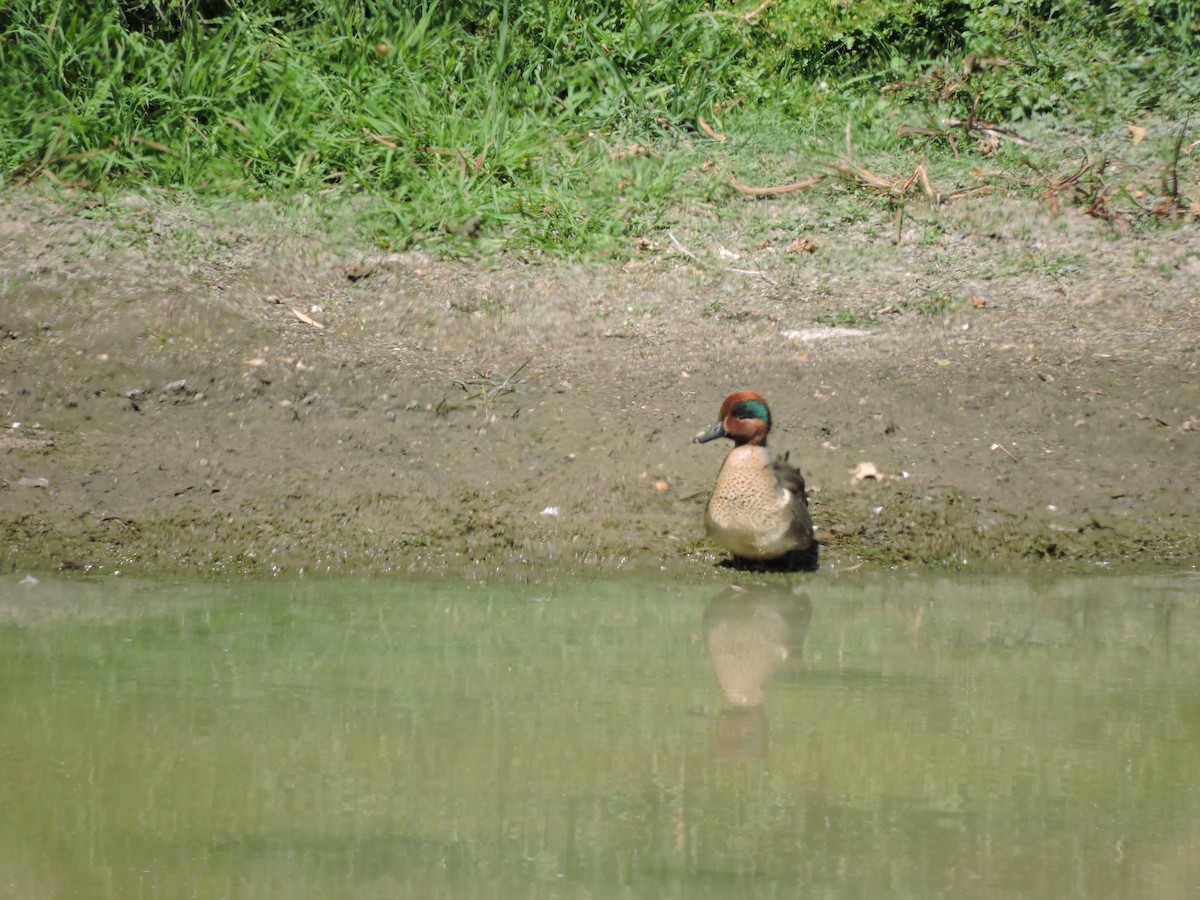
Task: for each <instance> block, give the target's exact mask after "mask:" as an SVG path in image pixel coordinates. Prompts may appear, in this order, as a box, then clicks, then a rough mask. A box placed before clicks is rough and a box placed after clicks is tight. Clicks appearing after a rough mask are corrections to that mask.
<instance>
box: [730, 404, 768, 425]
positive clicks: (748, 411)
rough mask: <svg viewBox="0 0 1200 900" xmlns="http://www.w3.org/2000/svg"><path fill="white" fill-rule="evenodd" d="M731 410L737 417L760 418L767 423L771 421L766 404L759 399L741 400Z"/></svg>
mask: <svg viewBox="0 0 1200 900" xmlns="http://www.w3.org/2000/svg"><path fill="white" fill-rule="evenodd" d="M731 412H732V413H733V415H734V417H735V418H738V419H761V420H762V421H764V422H768V423H769V422H770V421H771V414H770V413H769V412H768V411H767V406H766V404H765V403H763V402H761V401H759V400H743V401H742V402H741V403H739V404H737V405H736V406H735V407H734V408H733V409H732V410H731Z"/></svg>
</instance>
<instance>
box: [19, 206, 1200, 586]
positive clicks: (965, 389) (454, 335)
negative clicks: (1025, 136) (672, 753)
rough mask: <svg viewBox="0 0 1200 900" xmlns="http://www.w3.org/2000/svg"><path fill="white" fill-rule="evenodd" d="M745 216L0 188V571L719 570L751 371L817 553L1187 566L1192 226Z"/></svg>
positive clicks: (1193, 341)
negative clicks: (897, 236)
mask: <svg viewBox="0 0 1200 900" xmlns="http://www.w3.org/2000/svg"><path fill="white" fill-rule="evenodd" d="M739 216H740V218H738V219H736V220H735V221H732V222H727V223H722V225H721V227H722V228H725V226H728V228H726V229H725V231H724V232H723V233H722V237H721V238H720V239H719V240H718V239H717V238H715V237H714V236H713V227H714V225H713V223H712V222H711V221H706V222H704V223H703V224H700V223H699V222H697V224H696V225H695V226H694V227H692V228H688V227H681V228H679V229H677V230H676V231H675V232H674V235H675V238H676V239H677V240H678V241H679V244H680V245H682V246H685V247H687V248H688V249H689V251H690V252H692V253H694V254H695V257H694V258H693V257H689V256H686V255H684V254H683V253H681V252H679V251H678V250H677V249H675V245H673V244H668V243H667V242H666V241H663V242H662V244H663V246H662V247H658V248H655V247H652V246H650V247H647V248H646V249H644V250H643V251H640V252H639V253H638V254H637V255H635V256H634V258H632V259H630V260H627V261H616V262H605V263H594V264H586V265H585V264H569V263H562V262H554V261H549V262H545V261H543V262H539V263H536V264H530V263H525V262H520V261H517V260H514V259H510V258H506V259H501V260H494V261H488V262H483V263H478V262H476V263H470V262H457V261H446V260H437V259H433V258H429V257H426V256H424V255H423V254H421V253H405V254H371V253H369V252H362V251H361V250H355V249H353V248H339V245H338V241H337V234H336V228H334V229H333V231H332V232H331V231H330V229H329V227H327V226H324V225H321V224H319V223H318V224H314V223H310V222H306V221H304V220H303V219H302V218H301V217H298V216H296V215H295V214H292V213H289V212H288V211H286V210H285V209H283V208H277V207H272V206H269V205H263V204H259V205H250V206H245V207H241V208H238V209H232V210H229V209H227V210H224V211H221V212H219V213H218V212H214V211H212V210H206V209H203V208H199V207H195V206H192V207H188V206H179V205H176V204H173V203H168V202H165V201H152V200H146V199H145V198H141V197H137V196H130V197H127V198H121V199H119V200H116V201H113V204H112V205H110V206H102V207H99V208H93V209H89V208H88V204H86V203H80V202H76V201H72V202H71V203H69V204H68V203H67V202H66V201H63V200H61V199H54V198H47V197H44V196H38V195H35V194H29V193H13V192H10V193H9V194H8V195H7V196H6V197H5V202H4V204H3V207H2V208H0V277H2V283H3V289H2V290H0V402H2V405H3V418H2V420H0V571H2V572H8V573H22V572H27V571H48V570H64V571H83V572H92V573H110V572H113V571H118V570H119V571H122V572H126V573H129V574H135V573H139V574H148V575H149V574H171V575H197V576H201V575H203V576H208V575H251V576H262V575H272V574H284V575H287V574H296V573H299V572H305V573H310V574H316V573H349V572H355V573H364V574H365V573H402V572H422V573H432V574H454V575H468V576H471V577H494V576H502V577H514V578H531V579H542V578H552V577H557V576H559V575H564V576H572V577H575V576H587V575H592V574H606V573H611V572H614V571H619V570H626V569H635V570H641V569H646V570H650V569H653V570H663V571H666V572H668V573H674V574H681V575H683V574H687V575H694V576H696V577H702V576H703V575H704V574H705V573H716V574H717V575H718V576H721V575H722V574H723V573H725V572H726V570H725V569H723V568H722V567H721V566H720V565H719V563H720V561H721V560H722V558H723V557H722V554H720V553H719V552H717V551H716V550H715V548H713V547H712V545H711V544H709V542H708V541H707V540H706V539H705V536H704V534H703V526H702V521H701V520H702V510H703V504H704V499H705V497H706V492H707V490H708V487H709V485H710V484H711V481H712V479H713V477H714V476H715V474H716V471H717V468H718V467H719V464H720V458H721V455H722V450H720V449H718V445H716V444H712V445H706V446H703V447H696V446H693V445H692V444H691V443H690V439H691V437H692V436H693V435H694V434H695V433H696V432H698V431H700V430H701V429H703V428H705V427H707V426H708V425H710V424H711V420H712V419H713V417H714V415H715V412H716V409H717V406H718V404H719V402H720V400H721V398H722V397H723V396H724V395H725V394H726V393H727V392H728V391H730V390H734V389H739V388H751V389H754V390H758V391H760V392H761V393H763V394H765V395H766V396H767V397H768V399H769V400H770V401H771V404H772V407H773V411H774V413H775V417H776V429H775V431H774V432H773V433H772V440H771V444H772V447H773V448H774V449H775V450H776V451H778V452H782V451H785V450H787V451H791V454H792V459H793V461H798V462H799V463H800V465H801V467H802V469H803V470H804V472H805V474H806V476H807V477H808V481H809V484H810V487H811V488H812V490H813V493H812V497H811V505H812V510H813V518H814V521H815V522H816V523H817V525H818V529H819V537H820V539H821V541H822V556H821V562H822V567H823V568H826V569H832V570H844V569H847V568H852V567H856V566H863V567H865V568H870V567H883V566H895V565H902V566H950V567H960V566H963V565H964V563H965V565H966V566H968V567H972V568H985V569H988V568H990V569H995V568H1011V567H1013V566H1022V565H1032V566H1037V565H1042V564H1043V561H1045V560H1056V561H1058V562H1057V564H1058V565H1064V564H1070V563H1071V562H1075V563H1078V564H1081V565H1086V566H1092V565H1098V564H1102V565H1104V566H1108V567H1122V568H1134V567H1136V568H1147V567H1154V566H1165V567H1174V568H1188V569H1194V568H1195V566H1196V561H1197V559H1200V497H1198V494H1197V490H1198V488H1197V485H1200V366H1198V360H1200V290H1198V289H1197V285H1200V233H1198V231H1200V230H1198V229H1197V226H1196V225H1195V224H1190V225H1184V226H1182V227H1180V228H1178V229H1165V228H1164V229H1158V230H1149V231H1146V232H1143V233H1134V234H1126V235H1122V236H1114V235H1113V234H1112V233H1111V230H1110V228H1109V226H1107V225H1105V224H1104V223H1101V222H1098V221H1096V220H1092V219H1088V218H1086V217H1084V216H1083V215H1082V214H1079V213H1071V212H1068V213H1064V214H1063V215H1061V216H1058V217H1051V216H1050V215H1049V213H1048V212H1047V211H1046V210H1045V209H1044V208H1041V207H1040V206H1038V205H1037V204H1036V203H1035V202H1033V201H1029V202H1025V201H1019V200H1011V199H1010V200H998V199H996V198H987V199H983V200H980V201H978V202H962V203H960V204H958V205H956V206H954V207H952V208H949V209H945V210H941V211H929V212H928V214H927V215H926V217H925V219H924V224H922V222H921V221H918V220H916V219H915V218H914V217H910V221H911V222H912V224H911V225H910V226H909V227H910V229H911V233H906V234H905V235H904V240H903V241H902V242H901V243H900V244H899V245H896V244H894V243H893V241H892V229H891V219H890V217H888V216H886V215H885V214H884V213H882V212H881V213H879V215H878V217H877V220H868V221H856V222H849V223H846V224H845V225H843V226H841V227H840V228H837V229H824V230H822V231H820V233H813V234H805V233H803V232H802V231H801V230H797V229H794V228H792V229H789V228H783V227H779V228H774V229H772V228H771V227H770V226H769V225H767V224H764V223H769V222H770V221H771V217H772V216H774V217H775V220H776V221H780V222H782V221H791V222H794V221H799V220H802V219H803V218H804V216H803V209H802V208H801V209H797V207H796V206H795V205H792V206H788V207H783V206H779V205H775V204H771V203H761V204H753V205H746V206H745V207H744V208H743V212H741V213H739ZM935 218H936V222H937V228H936V229H934V230H930V229H929V222H930V221H933V219H935ZM922 229H924V230H922ZM806 237H807V238H811V240H812V242H813V243H814V244H815V245H816V246H815V252H811V253H809V252H799V253H797V252H788V250H787V247H788V246H790V245H791V243H792V242H793V241H794V240H796V239H797V238H806ZM720 248H726V249H732V250H734V251H736V253H737V255H738V258H737V259H736V260H732V259H731V258H730V257H729V256H728V254H722V253H721V252H720ZM756 271H758V272H761V273H762V274H761V275H759V274H755V272H756ZM862 461H869V462H871V463H873V464H874V465H875V466H876V467H877V468H878V470H879V471H880V472H882V473H884V474H885V478H884V479H883V480H867V481H856V480H855V479H854V478H853V477H852V475H851V470H852V469H853V468H854V467H855V466H856V465H857V464H858V463H859V462H862Z"/></svg>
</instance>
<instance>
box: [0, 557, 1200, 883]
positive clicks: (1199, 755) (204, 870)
mask: <svg viewBox="0 0 1200 900" xmlns="http://www.w3.org/2000/svg"><path fill="white" fill-rule="evenodd" d="M797 583H798V584H799V585H800V587H801V588H802V590H801V591H795V590H791V589H789V588H787V587H786V586H785V585H783V584H778V585H776V586H775V587H774V588H771V589H762V590H750V591H747V592H745V593H734V592H731V591H730V590H729V589H728V588H727V587H723V586H721V585H719V584H715V583H710V584H707V585H681V584H654V583H646V582H635V581H629V582H620V581H617V582H612V581H609V582H603V583H595V584H569V585H563V586H561V587H559V588H544V587H543V588H520V587H514V586H512V585H506V586H487V585H479V584H461V583H447V582H435V583H419V582H406V581H404V580H401V579H394V580H390V581H371V582H361V581H328V582H320V581H318V582H305V583H300V584H297V585H277V584H258V585H250V586H237V587H230V586H219V587H213V586H197V585H186V586H174V585H165V584H164V585H147V584H140V585H138V584H128V583H124V582H121V580H120V579H113V580H111V581H107V582H99V583H91V584H86V583H78V582H73V583H53V582H50V581H43V582H42V583H41V584H38V585H22V584H19V583H18V582H17V581H16V580H15V579H7V580H3V581H0V790H2V802H3V815H2V816H0V896H5V897H12V898H20V900H30V898H122V900H125V898H141V897H163V898H182V897H199V898H221V897H227V898H256V897H264V898H265V897H271V898H310V897H311V898H343V897H344V898H376V897H379V898H384V897H387V898H471V897H489V898H492V897H494V898H530V897H572V898H574V897H581V898H582V897H587V898H608V897H656V898H657V897H680V898H685V897H686V898H709V897H712V898H717V897H720V898H731V897H789V898H791V897H803V898H809V897H816V898H857V897H886V898H909V897H911V898H931V897H954V898H973V897H995V898H1015V897H1037V898H1041V897H1045V898H1076V897H1078V898H1106V897H1113V898H1152V897H1164V898H1166V897H1172V898H1174V897H1185V896H1197V895H1198V894H1200V579H1198V578H1197V576H1195V575H1180V576H1177V577H1166V576H1155V577H1146V578H1124V577H1111V576H1110V577H1095V578H1073V579H1068V580H1059V581H1033V582H1031V581H1029V580H1027V579H1020V578H1011V579H994V580H974V579H966V578H958V579H934V578H928V577H924V578H901V577H894V578H876V579H873V578H869V577H855V576H850V577H842V578H840V579H839V578H834V577H832V576H829V575H825V574H823V573H819V574H817V575H814V576H808V577H806V578H805V579H801V580H799V581H798V582H797Z"/></svg>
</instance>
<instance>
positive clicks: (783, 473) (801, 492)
mask: <svg viewBox="0 0 1200 900" xmlns="http://www.w3.org/2000/svg"><path fill="white" fill-rule="evenodd" d="M771 471H772V472H774V473H775V480H776V481H778V482H779V483H780V484H781V485H783V486H784V487H785V488H787V489H788V490H789V491H791V492H792V496H794V497H799V498H800V499H801V501H803V502H804V504H805V505H806V506H807V505H808V488H806V487H805V485H804V476H803V475H801V474H800V470H799V469H797V468H796V467H795V466H793V465H792V464H791V463H790V462H788V454H787V453H785V454H783V456H777V457H775V459H773V460H772V461H771Z"/></svg>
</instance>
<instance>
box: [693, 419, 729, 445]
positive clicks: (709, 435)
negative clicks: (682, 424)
mask: <svg viewBox="0 0 1200 900" xmlns="http://www.w3.org/2000/svg"><path fill="white" fill-rule="evenodd" d="M723 437H725V423H724V422H718V423H717V424H716V425H714V426H713V427H712V428H710V429H708V431H702V432H700V433H699V434H698V435H696V436H695V437H694V438H692V443H693V444H707V443H708V442H709V441H715V440H716V439H717V438H723Z"/></svg>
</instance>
